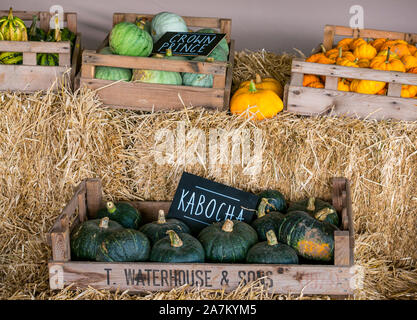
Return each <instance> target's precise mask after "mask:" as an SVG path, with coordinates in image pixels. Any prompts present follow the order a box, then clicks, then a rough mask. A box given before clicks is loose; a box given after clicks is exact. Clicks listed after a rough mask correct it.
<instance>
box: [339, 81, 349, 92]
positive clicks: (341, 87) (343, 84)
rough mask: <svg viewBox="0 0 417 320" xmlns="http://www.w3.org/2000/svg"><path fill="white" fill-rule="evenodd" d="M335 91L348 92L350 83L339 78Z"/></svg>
mask: <svg viewBox="0 0 417 320" xmlns="http://www.w3.org/2000/svg"><path fill="white" fill-rule="evenodd" d="M337 90H339V91H350V81H349V80H347V79H345V78H340V79H339V82H338V83H337Z"/></svg>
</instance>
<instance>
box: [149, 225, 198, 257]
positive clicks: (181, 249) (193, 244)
mask: <svg viewBox="0 0 417 320" xmlns="http://www.w3.org/2000/svg"><path fill="white" fill-rule="evenodd" d="M166 233H167V234H168V237H164V238H162V239H160V240H158V241H157V242H156V243H155V244H154V246H153V247H152V251H151V258H150V260H151V261H154V262H167V263H186V262H188V263H191V262H196V263H197V262H204V249H203V246H202V245H201V243H200V242H199V241H198V240H197V239H196V238H194V237H193V236H192V235H190V234H188V233H178V234H177V233H176V232H175V231H173V230H168V231H167V232H166Z"/></svg>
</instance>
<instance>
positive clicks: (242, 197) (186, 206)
mask: <svg viewBox="0 0 417 320" xmlns="http://www.w3.org/2000/svg"><path fill="white" fill-rule="evenodd" d="M257 203H258V196H256V195H254V194H252V193H248V192H244V191H241V190H238V189H235V188H232V187H229V186H226V185H224V184H221V183H217V182H213V181H210V180H207V179H204V178H201V177H199V176H196V175H193V174H190V173H187V172H184V173H183V175H182V177H181V180H180V182H179V184H178V188H177V190H176V192H175V196H174V200H173V201H172V204H171V207H170V209H169V212H168V215H167V217H169V218H176V219H180V220H182V221H184V222H185V223H186V224H187V225H188V226H189V227H190V229H191V231H192V232H193V233H198V232H199V231H200V230H201V229H203V228H205V227H207V226H208V225H210V224H212V223H214V222H218V221H224V220H226V219H231V220H239V221H244V222H247V223H251V221H252V219H253V217H254V214H255V210H256V206H257Z"/></svg>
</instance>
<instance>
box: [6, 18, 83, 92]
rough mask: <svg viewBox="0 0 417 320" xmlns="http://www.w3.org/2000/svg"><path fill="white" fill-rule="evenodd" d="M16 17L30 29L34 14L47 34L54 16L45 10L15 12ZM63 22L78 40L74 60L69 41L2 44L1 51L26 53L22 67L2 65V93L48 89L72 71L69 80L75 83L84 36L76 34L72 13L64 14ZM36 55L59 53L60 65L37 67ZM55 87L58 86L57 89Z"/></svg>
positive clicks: (75, 20) (10, 42)
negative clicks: (82, 37)
mask: <svg viewBox="0 0 417 320" xmlns="http://www.w3.org/2000/svg"><path fill="white" fill-rule="evenodd" d="M8 14H9V11H0V16H4V15H6V16H7V15H8ZM13 15H14V16H16V17H19V18H21V19H22V20H23V21H24V22H25V24H26V25H27V26H28V31H29V25H30V24H31V21H32V18H33V16H34V15H36V16H38V20H39V22H40V28H41V29H43V30H45V31H48V30H49V21H50V19H51V17H52V15H51V13H49V12H44V11H13ZM64 22H66V24H67V27H68V29H69V30H71V31H72V32H74V33H75V34H76V35H77V37H76V40H75V43H74V50H73V53H72V57H71V47H70V42H69V41H62V42H42V41H0V52H6V51H10V52H23V64H21V65H5V64H1V65H0V91H7V90H11V91H23V92H33V91H38V90H47V89H49V88H50V87H51V86H52V85H53V84H54V83H55V82H56V81H57V79H58V81H57V84H59V82H60V81H61V79H62V75H63V74H64V73H65V72H67V70H68V68H71V70H70V72H69V74H68V77H66V78H69V81H70V84H71V85H72V84H73V82H74V77H75V74H76V73H77V71H78V69H79V67H80V62H81V34H80V33H77V14H76V13H73V12H67V13H64ZM37 53H57V54H58V55H59V66H38V65H36V54H37ZM55 88H56V86H55Z"/></svg>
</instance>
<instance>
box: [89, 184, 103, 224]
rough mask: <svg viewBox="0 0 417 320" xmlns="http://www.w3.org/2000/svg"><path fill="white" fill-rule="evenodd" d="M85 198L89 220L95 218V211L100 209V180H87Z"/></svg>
mask: <svg viewBox="0 0 417 320" xmlns="http://www.w3.org/2000/svg"><path fill="white" fill-rule="evenodd" d="M85 186H86V198H87V212H88V217H89V218H94V217H96V214H97V211H98V210H99V209H100V208H101V203H102V196H103V195H102V186H101V180H100V179H87V180H86V182H85Z"/></svg>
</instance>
